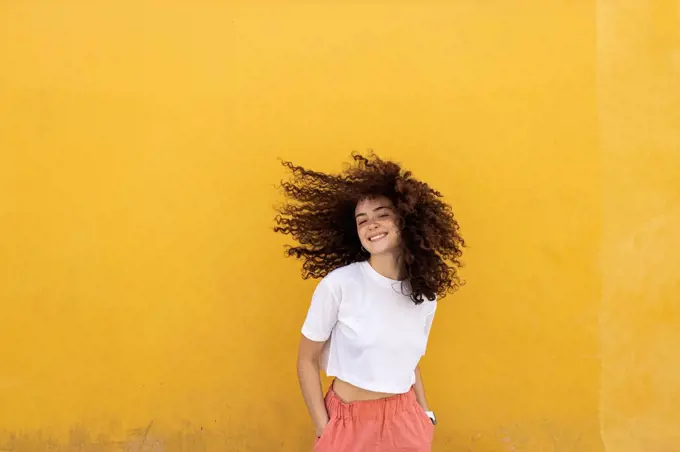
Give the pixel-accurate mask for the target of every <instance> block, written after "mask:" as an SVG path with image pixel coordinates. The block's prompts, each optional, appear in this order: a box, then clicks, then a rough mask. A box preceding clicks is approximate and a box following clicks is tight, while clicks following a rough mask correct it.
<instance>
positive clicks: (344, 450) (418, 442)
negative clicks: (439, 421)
mask: <svg viewBox="0 0 680 452" xmlns="http://www.w3.org/2000/svg"><path fill="white" fill-rule="evenodd" d="M326 409H327V410H328V416H329V418H330V420H329V422H328V425H326V427H325V428H324V431H323V434H322V435H321V437H320V438H318V439H317V440H316V442H315V443H314V449H313V452H430V451H431V450H432V439H433V436H434V425H433V424H432V421H430V418H429V417H428V416H427V414H425V411H424V410H423V408H422V407H421V406H420V405H419V404H418V401H417V400H416V395H415V392H414V391H413V388H411V390H410V391H409V392H407V393H406V394H398V395H395V396H392V397H388V398H385V399H379V400H369V401H357V402H351V403H346V402H343V401H342V400H340V399H339V398H338V396H337V395H336V394H335V392H334V391H333V388H332V386H331V389H329V390H328V392H327V393H326Z"/></svg>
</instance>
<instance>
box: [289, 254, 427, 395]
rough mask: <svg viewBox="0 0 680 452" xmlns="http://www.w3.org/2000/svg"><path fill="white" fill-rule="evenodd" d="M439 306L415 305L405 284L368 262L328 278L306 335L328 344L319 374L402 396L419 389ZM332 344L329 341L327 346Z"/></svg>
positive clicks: (322, 284) (318, 289) (312, 308)
mask: <svg viewBox="0 0 680 452" xmlns="http://www.w3.org/2000/svg"><path fill="white" fill-rule="evenodd" d="M436 308H437V302H436V301H428V300H425V301H424V302H423V303H421V304H419V305H416V304H415V303H414V302H413V301H412V300H411V299H410V298H409V296H408V295H404V294H403V293H402V289H401V282H400V281H395V280H393V279H389V278H387V277H385V276H383V275H381V274H380V273H378V272H377V271H376V270H375V269H373V267H372V266H371V265H370V264H369V263H368V262H367V261H364V262H357V263H354V264H350V265H347V266H344V267H341V268H338V269H336V270H333V271H332V272H330V273H329V274H328V275H327V276H326V277H324V278H323V279H322V280H321V281H320V282H319V284H318V285H317V287H316V290H315V291H314V295H313V296H312V301H311V304H310V306H309V310H308V312H307V317H306V319H305V321H304V324H303V326H302V334H304V336H305V337H307V338H308V339H310V340H312V341H317V342H322V341H327V342H326V344H325V346H324V348H323V352H322V354H321V368H322V369H323V370H324V372H325V373H326V375H328V376H329V377H337V378H339V379H341V380H343V381H346V382H348V383H350V384H352V385H354V386H357V387H360V388H363V389H366V390H369V391H376V392H386V393H391V394H403V393H406V392H408V391H409V389H410V388H411V386H412V385H413V384H414V383H415V369H416V366H417V365H418V362H419V361H420V358H421V357H422V356H423V355H424V354H425V348H426V346H427V340H428V337H429V335H430V328H431V326H432V320H433V318H434V313H435V310H436ZM329 338H330V340H328V339H329Z"/></svg>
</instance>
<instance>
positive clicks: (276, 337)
mask: <svg viewBox="0 0 680 452" xmlns="http://www.w3.org/2000/svg"><path fill="white" fill-rule="evenodd" d="M567 3H568V4H567ZM629 3H630V2H629ZM638 3H639V5H638V6H631V5H628V6H626V7H623V6H621V5H620V4H619V2H615V1H613V0H600V1H599V2H592V1H588V2H586V1H577V2H557V3H556V2H544V1H539V0H533V1H530V0H512V1H510V0H505V1H498V2H493V3H489V2H462V1H461V2H448V4H444V2H417V6H416V2H399V3H391V4H390V5H389V6H387V5H381V4H378V3H374V4H372V5H370V6H366V5H357V4H347V5H343V6H335V5H331V4H328V3H327V4H323V5H317V6H311V5H302V4H289V5H287V6H276V5H271V4H260V5H255V4H252V3H251V4H248V5H238V4H235V3H234V4H230V5H224V4H219V2H191V3H190V2H186V3H185V2H179V1H173V2H170V1H166V2H152V1H143V2H139V1H138V2H132V1H130V0H125V1H119V2H115V3H114V2H110V3H109V4H105V3H104V2H68V3H64V4H61V5H56V4H54V3H48V2H38V1H31V0H24V1H21V2H2V3H0V30H2V34H0V39H2V41H1V42H0V218H1V219H2V221H0V237H2V239H1V240H0V302H1V304H0V319H1V320H2V324H1V328H0V450H12V451H15V452H23V451H30V452H32V451H45V450H48V448H49V447H52V446H54V447H58V449H57V450H61V451H68V452H71V451H95V452H114V451H116V452H118V451H128V450H135V451H140V452H143V451H144V452H145V451H152V450H153V451H155V452H159V451H179V452H188V451H191V452H195V451H199V452H200V451H206V452H210V451H218V450H219V451H256V452H260V451H267V452H269V451H275V450H276V451H278V450H280V451H285V452H287V451H290V452H293V451H295V452H297V451H300V450H307V448H308V446H310V445H311V433H312V430H311V426H310V423H309V421H308V419H307V416H306V414H305V411H304V406H303V403H302V401H301V398H300V396H299V393H298V389H297V383H296V377H295V366H294V359H295V351H296V344H297V340H298V337H299V336H298V334H299V333H298V332H299V327H300V324H301V321H302V317H303V316H304V313H305V311H306V308H307V304H308V302H309V296H310V294H311V291H312V289H313V285H314V282H312V281H306V282H303V281H301V280H300V279H299V277H298V276H299V265H298V264H297V263H296V262H294V261H289V260H285V259H284V258H283V252H282V245H283V243H285V240H284V239H282V238H281V237H277V236H275V235H274V234H273V233H272V232H271V231H270V228H271V225H272V221H271V219H272V215H273V210H272V205H273V203H275V202H276V201H277V200H278V199H279V198H278V193H277V192H276V190H275V188H274V184H275V183H276V181H277V180H278V179H279V178H280V177H282V176H283V175H284V173H283V171H282V169H281V167H280V165H279V163H278V161H277V157H283V158H286V159H293V160H295V161H296V162H299V163H302V164H304V165H308V166H312V167H315V168H319V169H322V170H339V169H340V168H341V164H342V162H343V161H344V160H346V159H347V157H348V155H349V153H350V152H351V151H352V150H363V149H366V148H374V149H375V150H376V151H377V152H378V153H379V154H381V155H384V156H385V157H391V158H395V159H397V160H400V161H402V162H403V163H404V164H405V165H406V166H408V167H409V168H411V169H413V170H414V172H415V173H416V175H418V176H422V177H423V178H424V179H426V180H427V181H429V182H431V183H432V184H433V185H434V186H435V187H437V188H438V189H440V190H441V191H442V192H444V193H445V194H446V195H447V197H448V199H449V200H450V201H451V202H452V203H453V204H454V208H455V211H456V212H457V214H458V216H459V219H460V221H461V224H462V226H463V232H464V233H465V237H466V239H467V241H468V243H469V248H468V250H467V252H466V254H465V262H466V265H467V267H466V268H465V270H464V277H465V279H466V280H467V281H468V284H467V286H465V287H464V288H463V289H462V290H461V291H460V292H459V294H457V295H456V296H454V297H451V298H449V299H447V300H445V301H443V302H442V303H441V310H440V311H439V313H438V317H437V320H436V323H435V327H434V329H433V333H432V339H431V345H430V347H429V352H428V356H427V357H426V360H425V362H424V363H423V366H424V375H425V379H426V385H427V388H428V393H429V397H430V399H431V404H432V405H433V407H434V408H435V409H436V411H437V412H438V415H439V417H440V419H441V423H440V425H439V426H438V427H437V434H436V446H435V451H438V452H444V451H446V452H448V451H460V452H463V451H486V450H499V451H523V450H524V451H532V452H533V451H540V450H551V451H552V450H554V451H558V450H560V451H570V452H575V451H588V452H600V451H605V450H606V451H615V452H628V451H630V452H651V451H654V452H657V451H658V452H666V451H669V452H670V451H671V450H673V449H672V448H673V447H676V445H677V444H678V440H679V439H680V438H678V436H677V435H678V431H680V430H678V429H677V428H676V427H677V425H680V414H679V411H678V409H677V406H678V405H677V404H678V401H679V399H678V397H679V396H680V385H679V384H678V383H677V381H678V379H677V375H678V373H679V372H680V359H678V354H677V352H676V351H675V350H676V349H677V345H676V344H677V343H678V335H679V333H678V331H680V312H679V311H678V304H677V301H678V298H680V297H679V295H680V283H679V280H678V276H677V275H678V274H680V261H678V259H677V255H678V254H679V252H680V235H679V232H678V231H680V133H679V132H678V130H677V124H680V88H679V86H678V83H677V80H679V79H680V58H679V57H678V55H680V31H679V26H678V25H679V24H678V21H679V20H680V14H679V12H678V3H677V2H674V1H671V0H654V1H648V2H638ZM643 4H644V6H643ZM674 435H675V436H674ZM55 445H56V446H55Z"/></svg>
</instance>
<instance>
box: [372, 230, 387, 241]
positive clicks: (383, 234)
mask: <svg viewBox="0 0 680 452" xmlns="http://www.w3.org/2000/svg"><path fill="white" fill-rule="evenodd" d="M385 237H387V232H383V233H382V234H378V235H374V236H373V237H369V238H368V241H369V242H376V241H378V240H380V239H383V238H385Z"/></svg>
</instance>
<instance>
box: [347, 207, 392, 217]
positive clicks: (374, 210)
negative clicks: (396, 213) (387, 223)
mask: <svg viewBox="0 0 680 452" xmlns="http://www.w3.org/2000/svg"><path fill="white" fill-rule="evenodd" d="M381 209H388V210H392V209H391V208H390V207H389V206H378V207H376V208H375V209H373V212H377V211H378V210H381ZM362 215H363V216H366V214H365V213H363V212H362V213H358V214H356V216H355V217H354V218H359V217H360V216H362Z"/></svg>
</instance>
